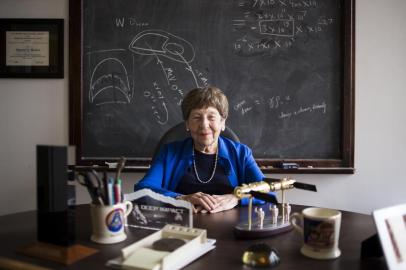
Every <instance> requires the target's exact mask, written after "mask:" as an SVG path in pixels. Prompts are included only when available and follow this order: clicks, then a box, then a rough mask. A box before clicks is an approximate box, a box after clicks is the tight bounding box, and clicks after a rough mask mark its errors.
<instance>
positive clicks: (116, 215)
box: [90, 201, 133, 244]
mask: <svg viewBox="0 0 406 270" xmlns="http://www.w3.org/2000/svg"><path fill="white" fill-rule="evenodd" d="M132 210H133V205H132V203H131V202H130V201H125V202H122V203H118V204H115V205H96V204H91V205H90V215H91V217H92V236H91V238H90V239H91V240H92V241H93V242H96V243H99V244H114V243H118V242H121V241H124V240H125V239H126V238H127V235H126V234H125V232H124V225H125V223H126V220H127V216H128V215H129V214H130V213H131V211H132Z"/></svg>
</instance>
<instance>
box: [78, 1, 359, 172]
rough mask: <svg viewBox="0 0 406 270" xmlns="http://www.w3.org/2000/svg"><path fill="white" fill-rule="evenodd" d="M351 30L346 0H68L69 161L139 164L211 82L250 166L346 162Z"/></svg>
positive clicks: (350, 148)
mask: <svg viewBox="0 0 406 270" xmlns="http://www.w3.org/2000/svg"><path fill="white" fill-rule="evenodd" d="M353 32H354V3H353V1H351V0H304V1H296V0H252V1H249V0H245V1H244V0H238V1H226V0H218V1H213V0H177V1H174V0H120V1H117V0H86V1H70V34H71V36H70V40H71V43H70V51H71V53H70V60H71V61H70V70H71V77H70V83H71V87H70V89H71V90H70V91H71V112H72V113H71V115H72V114H73V115H74V117H72V118H71V121H70V123H71V126H70V131H71V136H70V137H71V142H72V143H73V144H75V145H77V146H78V150H77V153H78V160H79V162H82V163H83V164H95V163H98V162H102V161H105V160H115V159H117V158H119V157H120V156H125V157H127V159H128V160H130V162H131V161H134V163H135V164H143V165H146V164H148V163H149V162H150V160H151V157H152V153H153V150H154V148H155V145H156V144H157V142H158V141H159V139H160V138H161V136H162V135H163V134H164V133H165V131H166V130H168V129H169V128H170V127H172V126H174V125H176V124H177V123H179V122H181V121H182V114H181V110H180V103H181V101H182V99H183V97H184V96H185V94H186V93H187V92H188V91H190V90H191V89H193V88H195V87H202V86H207V85H215V86H217V87H219V88H220V89H222V90H223V91H224V92H225V94H226V95H227V96H228V98H229V103H230V113H229V118H228V119H227V125H228V126H229V127H230V128H231V129H232V130H234V131H235V132H236V133H237V134H238V136H239V138H240V140H241V142H243V143H245V144H247V145H248V146H250V147H251V148H252V150H253V153H254V156H255V158H256V159H257V161H258V163H259V164H260V165H263V166H270V165H275V164H276V163H278V162H279V161H295V162H298V163H299V164H300V165H301V166H309V165H311V166H313V167H353V118H354V109H353V107H354V105H353V95H354V89H353V87H354V83H353V69H354V61H353V60H354V59H353V57H354V56H353V54H354V53H353V51H354V44H353V39H354V38H353V37H354V33H353ZM79 66H80V69H79V68H78V67H79Z"/></svg>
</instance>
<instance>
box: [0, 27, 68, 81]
mask: <svg viewBox="0 0 406 270" xmlns="http://www.w3.org/2000/svg"><path fill="white" fill-rule="evenodd" d="M63 29H64V20H63V19H0V78H63V75H64V74H63V65H64V59H63V45H64V44H63V37H64V34H63V32H64V31H63Z"/></svg>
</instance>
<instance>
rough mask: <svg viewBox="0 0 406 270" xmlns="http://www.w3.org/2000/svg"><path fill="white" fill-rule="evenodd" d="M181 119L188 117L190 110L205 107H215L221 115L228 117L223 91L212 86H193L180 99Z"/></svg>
mask: <svg viewBox="0 0 406 270" xmlns="http://www.w3.org/2000/svg"><path fill="white" fill-rule="evenodd" d="M181 107H182V114H183V119H184V120H185V121H186V120H187V119H188V118H189V115H190V112H191V111H192V110H194V109H202V108H207V107H214V108H216V109H217V110H218V111H219V113H220V115H221V117H223V118H224V119H227V117H228V100H227V97H226V96H225V95H224V93H223V91H221V90H220V89H219V88H217V87H214V86H207V87H202V88H195V89H193V90H191V91H190V92H189V93H187V94H186V96H185V98H184V99H183V101H182V106H181Z"/></svg>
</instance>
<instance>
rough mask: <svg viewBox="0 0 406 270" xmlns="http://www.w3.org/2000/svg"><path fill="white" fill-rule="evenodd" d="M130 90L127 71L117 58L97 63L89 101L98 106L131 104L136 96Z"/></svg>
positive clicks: (92, 77) (91, 79) (91, 81)
mask: <svg viewBox="0 0 406 270" xmlns="http://www.w3.org/2000/svg"><path fill="white" fill-rule="evenodd" d="M133 90H134V89H133V88H131V89H130V82H129V80H128V73H127V69H126V68H125V66H124V64H123V62H121V61H120V60H119V59H117V58H106V59H103V60H102V61H100V62H99V63H97V65H96V66H95V68H94V69H93V72H92V76H91V78H90V87H89V101H90V103H95V104H96V105H103V104H109V103H123V104H126V103H130V102H131V98H132V96H133V94H134V92H133Z"/></svg>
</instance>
